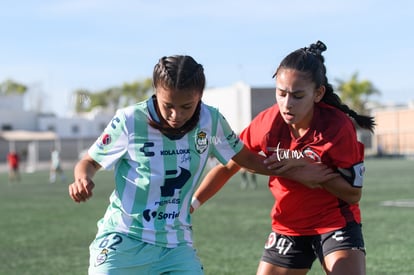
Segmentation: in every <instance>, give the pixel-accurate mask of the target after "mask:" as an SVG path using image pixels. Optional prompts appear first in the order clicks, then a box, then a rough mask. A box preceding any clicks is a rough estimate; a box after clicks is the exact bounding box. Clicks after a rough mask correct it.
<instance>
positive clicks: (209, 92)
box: [203, 82, 252, 134]
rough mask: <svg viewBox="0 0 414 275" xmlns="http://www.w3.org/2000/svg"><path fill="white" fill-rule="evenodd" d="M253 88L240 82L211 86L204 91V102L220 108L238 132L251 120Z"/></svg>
mask: <svg viewBox="0 0 414 275" xmlns="http://www.w3.org/2000/svg"><path fill="white" fill-rule="evenodd" d="M250 92H251V89H250V87H249V86H248V85H246V84H244V83H242V82H238V83H235V84H234V85H232V86H229V87H222V88H209V89H206V90H205V91H204V94H203V102H204V103H205V104H208V105H211V106H213V107H216V108H218V109H219V111H220V112H221V113H222V114H223V115H224V117H225V118H226V120H227V121H228V122H229V124H230V126H231V127H232V129H233V130H234V131H235V132H236V133H238V134H239V133H240V132H241V131H242V130H243V129H244V128H245V127H246V126H247V125H248V124H249V123H250V121H251V119H252V117H251V102H250V101H251V100H250Z"/></svg>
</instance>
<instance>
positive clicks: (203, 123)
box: [88, 99, 243, 247]
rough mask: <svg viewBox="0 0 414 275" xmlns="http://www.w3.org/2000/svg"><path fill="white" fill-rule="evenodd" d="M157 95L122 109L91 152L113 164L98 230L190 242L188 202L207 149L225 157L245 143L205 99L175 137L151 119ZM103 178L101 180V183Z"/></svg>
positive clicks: (160, 242)
mask: <svg viewBox="0 0 414 275" xmlns="http://www.w3.org/2000/svg"><path fill="white" fill-rule="evenodd" d="M153 104H154V103H153V100H152V99H149V100H147V101H145V102H141V103H138V104H136V105H134V106H131V107H127V108H124V109H121V110H119V111H118V112H117V113H116V115H115V116H114V118H113V119H112V121H111V122H110V123H109V124H108V126H107V127H106V129H105V130H104V132H103V133H102V135H101V136H100V137H99V138H98V139H97V141H96V142H95V144H94V145H92V146H91V148H90V149H89V151H88V152H89V155H90V156H91V157H92V158H93V159H94V160H95V161H97V162H98V163H99V164H100V165H101V166H102V167H103V168H106V169H108V168H110V167H112V166H114V169H115V173H114V174H115V190H114V192H113V193H112V194H111V197H110V205H109V206H108V209H107V211H106V213H105V216H104V217H103V219H101V220H100V221H99V222H98V227H99V230H98V235H100V234H106V233H112V232H120V233H124V234H127V235H129V236H130V237H132V238H136V239H139V240H142V241H144V242H147V243H151V244H155V245H159V246H163V247H176V246H178V245H192V231H191V216H190V213H189V206H190V203H191V197H192V195H193V192H194V189H195V187H196V186H197V184H198V183H199V182H200V177H201V175H202V172H203V169H204V167H205V166H206V163H207V160H208V157H209V155H212V156H214V157H216V158H217V159H218V160H219V161H220V162H221V163H223V164H225V163H227V162H228V161H229V160H230V159H231V158H232V157H233V156H234V155H235V154H236V153H238V152H239V151H240V150H241V149H242V147H243V144H242V142H241V141H240V140H239V138H238V137H237V136H236V135H235V134H234V132H233V131H232V130H231V128H230V127H229V125H228V123H227V122H226V120H225V119H224V117H223V116H222V115H221V114H220V113H219V111H218V110H217V109H215V108H213V107H210V106H207V105H205V104H201V112H200V121H199V123H198V125H197V126H196V127H195V128H194V129H193V130H192V131H190V132H189V133H187V134H186V135H184V136H183V137H182V138H180V139H176V140H172V139H169V138H168V137H166V136H165V135H162V134H161V133H160V132H159V131H158V130H156V129H154V128H152V127H151V126H149V125H148V119H149V117H150V116H151V117H152V118H155V119H157V117H156V112H155V108H154V105H153ZM98 184H99V183H98Z"/></svg>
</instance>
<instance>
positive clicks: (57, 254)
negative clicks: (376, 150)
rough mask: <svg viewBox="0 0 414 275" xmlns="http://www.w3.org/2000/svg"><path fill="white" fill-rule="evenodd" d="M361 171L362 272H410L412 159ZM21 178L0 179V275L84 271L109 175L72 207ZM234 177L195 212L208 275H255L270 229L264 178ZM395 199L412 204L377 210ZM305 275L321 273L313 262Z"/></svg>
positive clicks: (57, 190)
mask: <svg viewBox="0 0 414 275" xmlns="http://www.w3.org/2000/svg"><path fill="white" fill-rule="evenodd" d="M366 167H367V173H366V178H365V186H364V193H363V199H362V201H361V208H362V214H363V230H364V235H365V241H366V248H367V274H373V275H382V274H384V275H390V274H399V275H401V274H414V253H413V249H414V238H413V237H412V234H413V232H414V207H413V206H414V205H413V204H414V161H409V160H401V159H368V160H367V161H366ZM66 173H67V175H71V174H72V172H71V171H67V172H66ZM22 177H23V181H22V182H21V183H16V184H8V183H7V174H4V173H3V174H0V211H1V212H0V213H1V215H0V274H1V275H12V274H16V275H24V274H30V275H43V274H50V275H57V274H58V275H65V274H76V275H77V274H87V266H88V246H89V243H90V241H91V240H92V239H93V237H94V235H95V233H96V222H97V220H98V219H99V218H100V217H101V216H102V215H103V213H104V211H105V209H106V206H107V203H108V195H109V194H110V192H111V191H112V188H113V186H112V183H111V181H112V174H111V172H99V173H98V174H97V176H96V178H95V182H96V183H97V186H96V188H95V193H94V197H93V198H92V199H91V200H90V201H88V202H87V203H86V204H75V203H73V202H72V201H71V200H70V199H69V196H68V195H67V185H65V184H53V185H52V184H49V183H47V180H48V174H47V172H36V173H33V174H23V175H22ZM239 180H240V178H239V176H238V175H236V176H235V177H233V179H232V180H231V181H230V182H229V183H228V184H227V185H226V186H225V187H224V188H223V189H222V191H221V192H219V193H218V194H217V195H216V197H214V198H213V199H212V200H210V201H209V202H208V203H207V204H205V205H203V206H202V207H201V208H200V209H199V210H198V211H197V212H196V213H195V214H194V236H195V246H196V248H197V249H198V252H199V256H200V258H201V260H202V262H203V264H204V268H205V274H207V275H222V274H238V275H240V274H241V275H244V274H246V275H249V274H255V271H256V267H257V264H258V261H259V259H260V256H261V253H262V249H263V244H264V242H265V239H266V237H267V235H268V233H269V231H270V218H269V211H270V207H271V206H272V204H273V201H272V197H271V195H270V193H269V192H268V190H267V186H266V178H265V177H263V176H260V177H259V183H260V186H259V187H258V189H256V190H249V189H248V190H241V189H240V186H239ZM399 200H400V201H402V200H408V202H407V201H406V203H405V204H406V205H407V206H410V205H411V207H397V206H384V205H383V203H384V201H387V202H388V203H387V204H393V203H392V202H395V201H399ZM410 201H411V203H410ZM403 202H404V201H403ZM309 274H323V273H322V271H321V268H320V265H319V263H318V262H315V263H314V266H313V268H312V270H311V272H310V273H309Z"/></svg>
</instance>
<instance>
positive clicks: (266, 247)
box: [264, 232, 276, 249]
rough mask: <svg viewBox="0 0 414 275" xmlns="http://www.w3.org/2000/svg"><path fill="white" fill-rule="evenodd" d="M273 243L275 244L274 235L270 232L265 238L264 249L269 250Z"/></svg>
mask: <svg viewBox="0 0 414 275" xmlns="http://www.w3.org/2000/svg"><path fill="white" fill-rule="evenodd" d="M275 243H276V233H275V232H272V233H270V234H269V237H267V242H266V243H265V246H264V248H265V249H269V248H271V247H272V246H274V245H275Z"/></svg>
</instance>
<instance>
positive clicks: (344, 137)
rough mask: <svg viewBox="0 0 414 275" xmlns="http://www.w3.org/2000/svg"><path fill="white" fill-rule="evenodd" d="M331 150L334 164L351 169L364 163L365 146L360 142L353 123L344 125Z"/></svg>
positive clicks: (330, 153)
mask: <svg viewBox="0 0 414 275" xmlns="http://www.w3.org/2000/svg"><path fill="white" fill-rule="evenodd" d="M334 140H335V142H334V143H333V145H332V146H331V148H330V150H329V155H330V158H331V159H332V164H333V165H334V166H336V167H338V168H350V167H352V166H354V165H356V164H358V163H361V162H363V161H364V145H363V144H362V143H361V142H359V141H358V139H357V135H356V130H355V127H354V126H353V124H352V122H350V121H349V122H348V123H344V125H343V127H341V129H340V131H339V133H338V134H337V136H336V138H335V139H334Z"/></svg>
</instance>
